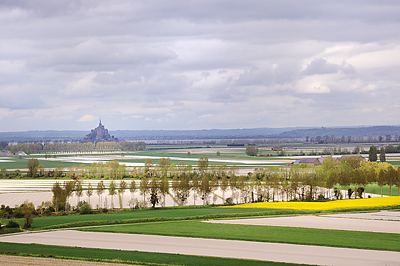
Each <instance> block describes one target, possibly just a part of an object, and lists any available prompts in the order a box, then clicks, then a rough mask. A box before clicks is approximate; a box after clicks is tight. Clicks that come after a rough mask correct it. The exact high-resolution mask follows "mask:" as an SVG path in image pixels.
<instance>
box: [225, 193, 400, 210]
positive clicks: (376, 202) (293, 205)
mask: <svg viewBox="0 0 400 266" xmlns="http://www.w3.org/2000/svg"><path fill="white" fill-rule="evenodd" d="M387 206H400V196H392V197H379V198H367V199H347V200H335V201H327V202H300V201H296V202H257V203H247V204H239V205H234V206H229V207H226V208H271V209H293V210H314V211H317V210H321V211H325V210H334V209H356V208H374V207H387Z"/></svg>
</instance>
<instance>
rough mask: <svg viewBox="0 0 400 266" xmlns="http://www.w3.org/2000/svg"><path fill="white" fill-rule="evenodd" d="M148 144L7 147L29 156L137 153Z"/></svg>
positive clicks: (74, 144)
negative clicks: (39, 154) (40, 154)
mask: <svg viewBox="0 0 400 266" xmlns="http://www.w3.org/2000/svg"><path fill="white" fill-rule="evenodd" d="M145 148H146V143H145V142H143V141H137V142H128V141H122V142H98V143H96V145H95V144H93V143H91V142H86V143H78V142H70V143H66V142H58V143H46V144H45V145H42V144H38V143H26V144H13V145H7V146H6V147H5V149H6V150H8V151H11V153H13V154H14V153H15V152H18V151H23V152H25V153H27V154H32V153H40V152H45V153H86V152H95V151H96V152H115V151H137V150H144V149H145Z"/></svg>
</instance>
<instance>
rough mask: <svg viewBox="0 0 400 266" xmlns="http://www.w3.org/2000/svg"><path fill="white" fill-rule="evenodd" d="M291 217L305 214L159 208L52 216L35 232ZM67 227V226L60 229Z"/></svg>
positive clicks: (37, 220) (42, 220) (37, 223)
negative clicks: (161, 221)
mask: <svg viewBox="0 0 400 266" xmlns="http://www.w3.org/2000/svg"><path fill="white" fill-rule="evenodd" d="M276 212H278V213H279V214H292V213H302V212H296V211H292V210H277V209H240V208H239V209H238V208H219V207H210V206H205V207H203V206H199V207H181V208H160V209H155V210H152V209H138V210H126V211H122V212H117V213H102V214H87V215H79V214H77V215H68V216H49V217H37V218H34V220H33V221H34V222H33V225H32V229H44V228H49V227H55V226H59V227H71V226H82V225H90V223H94V222H96V221H97V222H99V224H102V222H104V223H103V224H113V223H114V224H115V223H124V222H125V223H129V222H136V221H134V220H137V222H140V221H143V222H145V221H146V220H145V219H147V220H150V221H151V219H153V220H154V219H166V220H168V219H193V218H197V219H207V218H218V217H238V216H240V217H245V216H254V215H260V216H261V215H267V214H268V213H271V214H275V213H276ZM16 220H18V221H19V223H20V224H23V220H24V219H22V218H21V219H16ZM7 221H8V220H6V219H3V220H1V222H2V223H3V224H6V223H7ZM61 225H64V226H61Z"/></svg>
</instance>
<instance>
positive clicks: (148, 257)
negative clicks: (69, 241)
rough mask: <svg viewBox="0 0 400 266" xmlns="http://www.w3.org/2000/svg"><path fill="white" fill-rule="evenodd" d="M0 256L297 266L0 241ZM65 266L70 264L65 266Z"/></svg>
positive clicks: (202, 265) (196, 265)
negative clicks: (4, 254) (3, 254)
mask: <svg viewBox="0 0 400 266" xmlns="http://www.w3.org/2000/svg"><path fill="white" fill-rule="evenodd" d="M5 251H7V252H5ZM2 253H6V254H14V256H15V255H19V256H24V257H22V258H25V259H26V260H25V261H26V262H27V263H30V264H27V265H32V257H50V256H51V257H52V258H57V259H55V260H54V261H52V263H53V264H51V265H57V264H55V263H57V262H58V261H59V259H65V258H69V259H73V260H82V261H84V262H83V263H82V264H81V265H85V264H84V263H87V262H90V261H97V262H108V263H110V264H109V265H110V266H111V265H115V263H124V265H126V263H129V265H132V264H138V265H188V266H208V265H216V266H228V265H232V266H235V265H249V266H263V265H268V266H291V265H298V264H293V263H280V262H270V261H255V260H241V259H232V258H218V257H206V256H189V255H182V254H167V253H159V252H157V253H154V252H140V251H125V250H113V249H98V248H82V247H65V246H50V245H38V244H18V243H5V242H1V238H0V254H2ZM14 256H13V257H14ZM0 258H1V256H0ZM34 259H35V258H34ZM33 261H34V260H33ZM67 262H70V261H67ZM60 263H61V260H60ZM64 265H70V264H64ZM101 265H102V264H101ZM107 265H108V264H107ZM118 265H119V264H118ZM302 265H304V264H302Z"/></svg>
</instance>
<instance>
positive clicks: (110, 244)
mask: <svg viewBox="0 0 400 266" xmlns="http://www.w3.org/2000/svg"><path fill="white" fill-rule="evenodd" d="M0 241H1V242H15V243H36V244H44V245H57V246H72V247H87V248H101V249H119V250H137V251H144V252H160V253H172V254H185V255H199V256H213V257H228V258H241V259H255V260H264V261H280V262H288V263H306V264H317V265H341V266H346V265H349V266H355V265H400V252H391V251H375V250H361V249H350V248H333V247H320V246H306V245H292V244H277V243H262V242H251V241H236V240H219V239H201V238H186V237H169V236H155V235H137V234H116V233H101V232H79V231H74V230H62V231H52V232H41V233H32V234H22V235H13V236H4V237H0Z"/></svg>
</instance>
